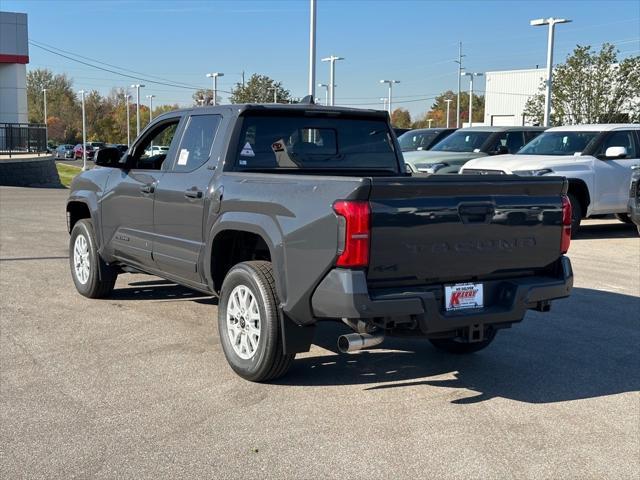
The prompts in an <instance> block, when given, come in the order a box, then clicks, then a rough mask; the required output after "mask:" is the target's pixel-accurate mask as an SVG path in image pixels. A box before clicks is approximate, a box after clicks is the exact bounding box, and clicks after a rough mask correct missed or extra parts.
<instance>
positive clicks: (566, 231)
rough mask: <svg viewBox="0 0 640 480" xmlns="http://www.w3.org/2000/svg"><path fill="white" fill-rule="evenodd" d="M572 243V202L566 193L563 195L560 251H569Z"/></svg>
mask: <svg viewBox="0 0 640 480" xmlns="http://www.w3.org/2000/svg"><path fill="white" fill-rule="evenodd" d="M570 243H571V202H570V201H569V197H567V196H566V195H563V196H562V237H561V239H560V253H567V252H568V251H569V244H570Z"/></svg>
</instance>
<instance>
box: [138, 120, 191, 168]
mask: <svg viewBox="0 0 640 480" xmlns="http://www.w3.org/2000/svg"><path fill="white" fill-rule="evenodd" d="M179 123H180V119H178V118H177V119H175V120H173V121H168V122H166V123H162V124H160V125H158V126H157V127H155V128H154V129H153V130H151V131H150V132H148V133H147V134H146V135H145V136H144V137H143V138H142V140H141V141H140V142H139V143H138V144H137V145H136V147H135V150H134V152H133V155H132V159H131V160H130V162H131V168H135V169H143V170H160V169H161V168H162V165H163V163H164V161H165V160H166V158H167V153H168V152H169V147H170V146H171V142H172V141H173V140H174V137H175V134H176V131H177V130H178V124H179Z"/></svg>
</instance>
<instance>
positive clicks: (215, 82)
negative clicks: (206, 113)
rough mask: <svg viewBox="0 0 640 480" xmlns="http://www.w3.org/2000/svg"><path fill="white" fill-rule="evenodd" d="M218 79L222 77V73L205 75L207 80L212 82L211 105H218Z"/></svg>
mask: <svg viewBox="0 0 640 480" xmlns="http://www.w3.org/2000/svg"><path fill="white" fill-rule="evenodd" d="M218 77H224V73H220V72H213V73H207V78H210V79H212V82H213V100H212V101H211V105H217V104H218Z"/></svg>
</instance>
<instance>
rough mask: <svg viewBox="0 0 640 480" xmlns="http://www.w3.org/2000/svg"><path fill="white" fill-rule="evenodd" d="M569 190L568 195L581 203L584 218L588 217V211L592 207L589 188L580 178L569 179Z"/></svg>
mask: <svg viewBox="0 0 640 480" xmlns="http://www.w3.org/2000/svg"><path fill="white" fill-rule="evenodd" d="M567 181H568V182H569V189H568V190H567V193H570V194H571V195H573V196H574V197H575V198H577V199H578V202H580V208H581V210H582V215H583V218H585V217H587V210H588V208H589V205H591V195H590V193H589V187H588V186H587V184H586V182H585V181H584V180H581V179H579V178H569V179H567Z"/></svg>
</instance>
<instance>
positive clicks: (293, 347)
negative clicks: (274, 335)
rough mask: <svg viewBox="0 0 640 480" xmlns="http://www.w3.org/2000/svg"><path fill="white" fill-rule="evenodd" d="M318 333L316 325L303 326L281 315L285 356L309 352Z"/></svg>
mask: <svg viewBox="0 0 640 480" xmlns="http://www.w3.org/2000/svg"><path fill="white" fill-rule="evenodd" d="M315 331H316V326H315V325H308V326H302V325H298V324H297V323H295V322H294V321H293V320H291V319H290V318H289V317H288V316H287V315H285V314H284V313H282V312H281V314H280V332H281V334H282V345H283V350H284V354H285V355H289V354H293V353H302V352H308V351H309V349H310V348H311V343H312V342H313V336H314V334H315Z"/></svg>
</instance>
